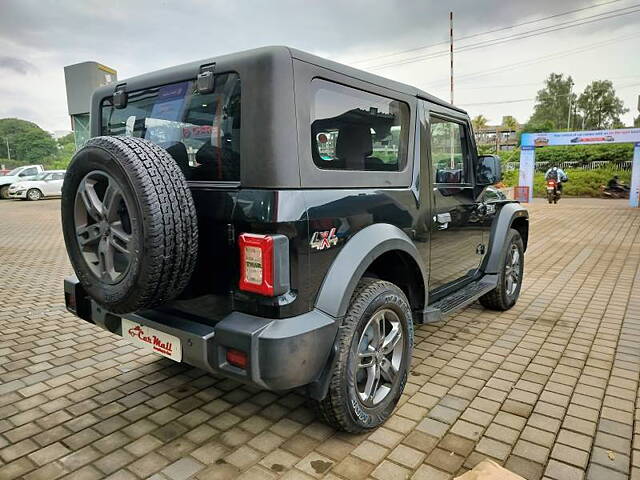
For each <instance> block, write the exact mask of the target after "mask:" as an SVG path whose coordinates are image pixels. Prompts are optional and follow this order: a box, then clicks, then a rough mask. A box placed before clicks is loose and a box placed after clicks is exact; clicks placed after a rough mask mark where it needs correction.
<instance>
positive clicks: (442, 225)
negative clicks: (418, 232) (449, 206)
mask: <svg viewBox="0 0 640 480" xmlns="http://www.w3.org/2000/svg"><path fill="white" fill-rule="evenodd" d="M433 219H434V220H435V222H436V223H437V224H438V230H444V229H446V228H449V222H450V221H451V214H450V213H448V212H447V213H438V214H437V215H436V216H435V217H433Z"/></svg>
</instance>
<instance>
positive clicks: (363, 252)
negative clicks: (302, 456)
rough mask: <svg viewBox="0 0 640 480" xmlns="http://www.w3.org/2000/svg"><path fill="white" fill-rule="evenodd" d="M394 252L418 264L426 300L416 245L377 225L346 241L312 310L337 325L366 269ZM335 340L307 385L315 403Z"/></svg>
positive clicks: (330, 369) (332, 361)
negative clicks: (329, 316)
mask: <svg viewBox="0 0 640 480" xmlns="http://www.w3.org/2000/svg"><path fill="white" fill-rule="evenodd" d="M393 250H400V251H402V252H406V253H407V254H409V255H410V256H411V257H412V258H413V260H414V261H415V262H416V264H417V265H418V267H419V269H420V273H421V275H422V282H423V285H424V289H425V292H424V294H425V297H424V298H425V300H426V298H427V288H428V287H427V280H428V278H427V271H426V269H425V268H424V264H423V262H422V260H421V258H420V255H419V253H418V250H417V249H416V247H415V245H414V244H413V242H412V241H411V239H410V238H409V237H408V236H407V235H406V234H405V233H404V232H403V231H402V230H400V229H399V228H398V227H395V226H393V225H389V224H385V223H378V224H375V225H370V226H369V227H366V228H364V229H362V230H361V231H359V232H358V233H356V234H355V235H354V236H353V237H351V239H349V241H348V242H347V244H346V245H345V246H344V247H343V249H342V250H341V251H340V253H339V254H338V256H337V257H336V258H335V260H334V261H333V264H332V265H331V268H330V269H329V272H328V273H327V275H326V277H325V279H324V282H323V283H322V287H321V288H320V293H319V294H318V297H317V299H316V305H315V307H316V308H317V309H318V310H321V311H322V312H324V313H326V314H328V315H331V316H332V317H333V318H335V319H336V322H337V323H338V325H339V324H340V323H341V322H342V319H343V318H344V316H345V315H346V313H347V310H348V308H349V303H350V301H351V297H352V295H353V292H354V291H355V289H356V286H357V285H358V282H359V281H360V279H361V278H362V276H363V275H364V273H365V272H366V271H367V269H368V268H369V266H370V265H371V264H372V263H373V262H374V261H375V260H376V258H378V257H379V256H380V255H382V254H384V253H386V252H390V251H393ZM425 305H426V301H425ZM336 340H337V335H336ZM336 340H334V344H333V348H332V350H331V353H330V355H329V359H328V361H327V364H326V366H325V368H324V370H323V371H322V372H321V373H320V375H319V377H318V378H317V379H316V380H315V381H314V382H312V383H310V384H309V385H308V386H307V393H308V394H309V396H310V397H311V398H314V399H316V400H322V399H323V398H324V397H325V396H326V394H327V391H328V389H329V382H330V380H331V374H332V372H333V369H334V367H335V363H336V359H337V342H336Z"/></svg>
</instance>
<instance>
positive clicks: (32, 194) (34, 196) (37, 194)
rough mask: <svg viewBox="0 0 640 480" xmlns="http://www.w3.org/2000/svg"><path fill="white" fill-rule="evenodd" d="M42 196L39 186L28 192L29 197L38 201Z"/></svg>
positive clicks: (33, 200)
mask: <svg viewBox="0 0 640 480" xmlns="http://www.w3.org/2000/svg"><path fill="white" fill-rule="evenodd" d="M41 198H42V192H41V191H40V190H38V189H37V188H32V189H31V190H29V191H28V192H27V199H28V200H31V201H32V202H36V201H38V200H40V199H41Z"/></svg>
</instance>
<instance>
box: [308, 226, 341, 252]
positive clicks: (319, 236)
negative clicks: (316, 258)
mask: <svg viewBox="0 0 640 480" xmlns="http://www.w3.org/2000/svg"><path fill="white" fill-rule="evenodd" d="M337 244H338V237H336V229H335V228H332V229H331V230H329V231H328V232H313V235H312V236H311V248H315V249H317V250H324V249H325V248H331V247H333V246H335V245H337Z"/></svg>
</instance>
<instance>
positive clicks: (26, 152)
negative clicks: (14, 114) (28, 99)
mask: <svg viewBox="0 0 640 480" xmlns="http://www.w3.org/2000/svg"><path fill="white" fill-rule="evenodd" d="M0 137H2V141H0V157H3V158H8V157H9V155H8V153H7V140H8V142H9V148H10V150H11V159H12V160H15V161H16V163H17V164H22V165H24V164H27V163H44V161H45V159H46V158H47V157H50V156H52V155H55V154H56V153H57V151H58V147H57V144H56V141H55V140H54V139H53V138H51V135H49V134H48V133H47V132H45V131H44V130H42V129H41V128H40V127H39V126H38V125H36V124H35V123H31V122H27V121H26V120H20V119H18V118H3V119H0Z"/></svg>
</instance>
